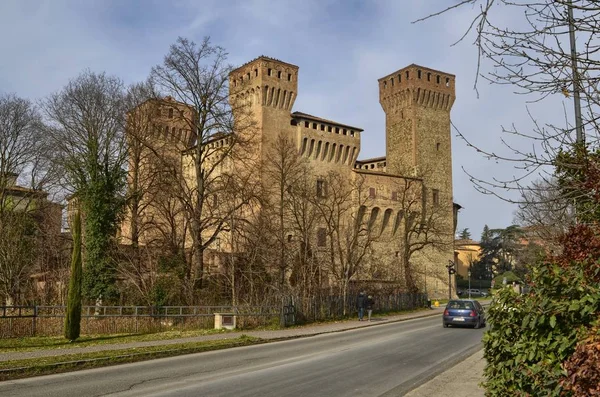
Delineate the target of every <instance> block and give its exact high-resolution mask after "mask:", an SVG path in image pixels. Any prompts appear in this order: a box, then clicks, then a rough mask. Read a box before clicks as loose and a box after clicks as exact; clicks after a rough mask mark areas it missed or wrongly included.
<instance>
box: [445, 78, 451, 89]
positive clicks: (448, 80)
mask: <svg viewBox="0 0 600 397" xmlns="http://www.w3.org/2000/svg"><path fill="white" fill-rule="evenodd" d="M446 87H450V79H449V78H448V77H446Z"/></svg>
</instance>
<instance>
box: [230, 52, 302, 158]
mask: <svg viewBox="0 0 600 397" xmlns="http://www.w3.org/2000/svg"><path fill="white" fill-rule="evenodd" d="M229 92H230V97H231V98H230V102H231V103H232V104H233V103H234V102H235V101H236V100H239V99H241V100H243V101H244V103H246V104H248V105H250V109H251V112H252V115H253V117H255V119H256V121H257V124H258V125H257V128H256V131H257V133H258V134H260V145H261V152H262V154H263V156H264V155H265V152H266V151H265V150H263V149H262V148H267V147H268V146H269V144H270V143H271V142H272V141H273V140H274V139H275V138H276V137H277V135H278V134H279V133H281V132H285V131H287V130H288V129H289V128H290V112H291V109H292V107H293V105H294V101H295V100H296V96H297V95H298V66H296V65H292V64H290V63H286V62H282V61H280V60H277V59H273V58H269V57H265V56H260V57H258V58H256V59H254V60H252V61H250V62H248V63H246V64H244V65H242V66H240V67H239V68H237V69H235V70H233V71H232V72H231V73H230V74H229Z"/></svg>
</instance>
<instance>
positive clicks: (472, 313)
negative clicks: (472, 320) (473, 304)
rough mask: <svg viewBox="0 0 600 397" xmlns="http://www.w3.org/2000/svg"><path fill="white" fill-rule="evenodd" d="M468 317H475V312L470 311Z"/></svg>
mask: <svg viewBox="0 0 600 397" xmlns="http://www.w3.org/2000/svg"><path fill="white" fill-rule="evenodd" d="M469 316H471V317H477V313H475V310H471V314H469Z"/></svg>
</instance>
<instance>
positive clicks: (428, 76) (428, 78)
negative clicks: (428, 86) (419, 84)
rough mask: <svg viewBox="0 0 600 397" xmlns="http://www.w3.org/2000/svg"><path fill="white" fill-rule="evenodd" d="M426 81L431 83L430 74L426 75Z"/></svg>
mask: <svg viewBox="0 0 600 397" xmlns="http://www.w3.org/2000/svg"><path fill="white" fill-rule="evenodd" d="M427 81H431V73H427Z"/></svg>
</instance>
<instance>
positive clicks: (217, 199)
mask: <svg viewBox="0 0 600 397" xmlns="http://www.w3.org/2000/svg"><path fill="white" fill-rule="evenodd" d="M217 205H219V198H218V196H217V195H216V194H213V207H216V206H217Z"/></svg>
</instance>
